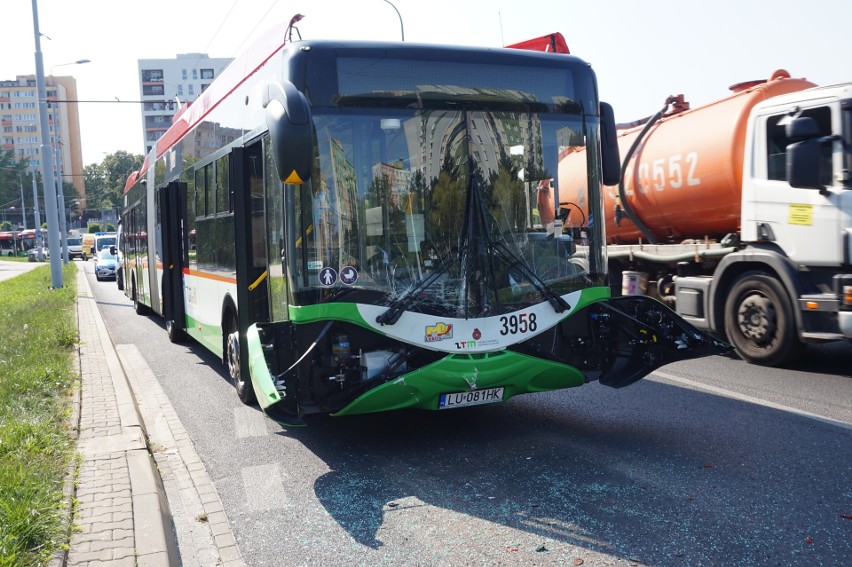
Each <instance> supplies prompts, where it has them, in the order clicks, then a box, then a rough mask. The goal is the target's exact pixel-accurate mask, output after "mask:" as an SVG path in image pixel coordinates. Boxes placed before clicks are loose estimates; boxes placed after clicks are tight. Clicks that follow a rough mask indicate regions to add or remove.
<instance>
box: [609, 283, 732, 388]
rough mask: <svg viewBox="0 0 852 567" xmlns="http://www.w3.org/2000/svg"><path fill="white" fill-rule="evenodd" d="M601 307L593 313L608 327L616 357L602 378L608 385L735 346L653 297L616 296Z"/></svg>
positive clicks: (622, 383)
mask: <svg viewBox="0 0 852 567" xmlns="http://www.w3.org/2000/svg"><path fill="white" fill-rule="evenodd" d="M598 305H599V306H600V307H602V309H601V310H600V311H599V312H598V313H597V314H596V315H593V317H595V318H597V319H599V320H598V322H597V324H598V325H599V326H601V327H602V328H603V327H606V328H607V330H608V333H607V334H608V336H609V338H608V348H609V352H610V354H611V355H612V356H611V358H610V363H609V364H608V365H607V366H606V368H604V369H602V370H601V371H600V373H599V374H598V376H597V379H598V381H599V382H600V383H601V384H604V385H606V386H610V387H613V388H623V387H624V386H629V385H630V384H633V383H634V382H636V381H638V380H640V379H642V378H644V377H645V376H647V375H648V374H650V373H651V372H653V371H654V370H656V369H657V368H660V367H661V366H664V365H666V364H669V363H672V362H677V361H680V360H689V359H693V358H701V357H705V356H712V355H716V354H725V353H727V352H730V351H732V350H733V347H732V346H731V345H729V344H728V343H726V342H725V341H722V340H719V339H717V338H716V337H714V336H713V335H711V334H709V333H707V332H704V331H702V330H700V329H696V328H695V327H693V326H692V325H691V324H689V323H688V322H686V320H684V319H683V318H682V317H681V316H680V315H678V314H677V313H675V312H674V311H672V310H671V309H669V308H668V307H666V306H665V305H663V304H662V303H660V302H659V301H657V300H655V299H653V298H650V297H647V296H642V295H636V296H623V297H615V298H613V299H612V300H611V301H610V302H609V303H607V302H602V303H600V304H598Z"/></svg>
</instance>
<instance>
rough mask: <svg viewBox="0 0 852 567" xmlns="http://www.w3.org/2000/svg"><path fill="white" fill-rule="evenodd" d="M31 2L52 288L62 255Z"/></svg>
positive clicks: (59, 274)
mask: <svg viewBox="0 0 852 567" xmlns="http://www.w3.org/2000/svg"><path fill="white" fill-rule="evenodd" d="M32 5H33V35H34V36H35V63H36V86H37V88H38V115H39V124H40V126H41V178H42V180H43V181H44V209H45V214H47V249H48V250H49V251H50V279H51V283H52V285H53V289H60V288H61V287H62V285H63V281H62V258H61V257H60V248H59V222H58V219H57V216H56V186H55V180H54V176H53V150H52V148H51V146H50V124H49V122H48V120H47V90H46V89H45V86H44V62H43V61H42V58H41V32H40V31H39V27H38V2H37V0H32Z"/></svg>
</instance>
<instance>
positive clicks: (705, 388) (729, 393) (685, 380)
mask: <svg viewBox="0 0 852 567" xmlns="http://www.w3.org/2000/svg"><path fill="white" fill-rule="evenodd" d="M651 376H657V377H659V378H662V379H663V380H668V381H670V382H675V383H678V384H683V385H684V386H688V387H690V388H694V389H696V390H702V391H705V392H709V393H711V394H716V395H719V396H723V397H725V398H731V399H733V400H739V401H741V402H748V403H750V404H756V405H759V406H764V407H767V408H772V409H776V410H781V411H785V412H788V413H794V414H796V415H800V416H802V417H807V418H809V419H813V420H815V421H821V422H822V423H826V424H828V425H834V426H837V427H842V428H843V429H849V430H852V424H849V423H845V422H843V421H837V420H836V419H831V418H828V417H823V416H821V415H817V414H815V413H810V412H807V411H803V410H800V409H796V408H793V407H790V406H785V405H782V404H776V403H774V402H770V401H767V400H761V399H760V398H754V397H752V396H746V395H745V394H738V393H736V392H732V391H730V390H725V389H723V388H717V387H715V386H708V385H707V384H702V383H701V382H695V381H693V380H689V379H688V378H681V377H680V376H675V375H674V374H669V373H667V372H660V371H655V372H652V373H651Z"/></svg>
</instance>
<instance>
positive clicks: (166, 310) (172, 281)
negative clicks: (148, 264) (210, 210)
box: [159, 181, 186, 341]
mask: <svg viewBox="0 0 852 567" xmlns="http://www.w3.org/2000/svg"><path fill="white" fill-rule="evenodd" d="M159 191H160V195H159V197H160V209H161V215H162V223H161V226H162V236H163V281H162V284H163V285H162V292H163V318H164V319H165V320H166V329H167V331H168V332H169V338H170V339H172V340H173V341H175V340H176V339H177V337H178V336H180V333H182V331H183V329H184V327H185V326H186V316H185V311H184V303H183V251H182V249H181V246H182V244H183V227H184V225H185V224H186V223H185V220H186V183H182V182H179V181H172V182H171V183H169V184H168V185H166V186H165V187H163V188H161V189H160V190H159Z"/></svg>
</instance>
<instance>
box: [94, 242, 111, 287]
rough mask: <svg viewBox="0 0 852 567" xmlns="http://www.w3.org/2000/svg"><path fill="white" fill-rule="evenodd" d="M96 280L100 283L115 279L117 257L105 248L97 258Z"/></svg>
mask: <svg viewBox="0 0 852 567" xmlns="http://www.w3.org/2000/svg"><path fill="white" fill-rule="evenodd" d="M95 278H97V280H98V281H103V280H113V279H115V256H114V255H113V254H110V252H109V248H104V249H102V250H101V251H100V252H98V255H97V257H95Z"/></svg>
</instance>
